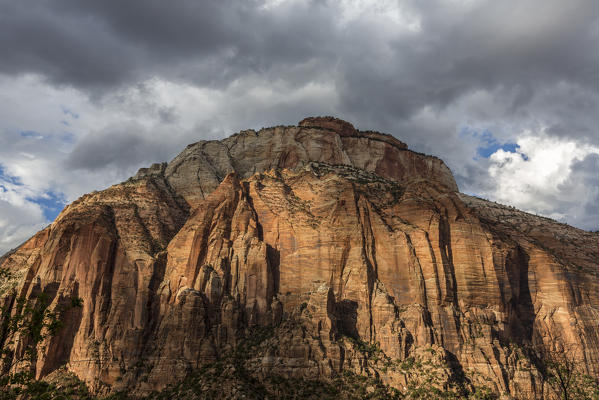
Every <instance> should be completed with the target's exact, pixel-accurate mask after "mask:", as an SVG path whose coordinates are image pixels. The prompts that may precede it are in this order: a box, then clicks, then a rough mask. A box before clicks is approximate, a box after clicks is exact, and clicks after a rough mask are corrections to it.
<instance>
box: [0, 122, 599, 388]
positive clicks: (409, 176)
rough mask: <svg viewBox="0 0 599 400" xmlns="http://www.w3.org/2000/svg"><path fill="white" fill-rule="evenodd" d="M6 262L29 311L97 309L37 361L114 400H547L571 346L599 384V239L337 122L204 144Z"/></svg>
mask: <svg viewBox="0 0 599 400" xmlns="http://www.w3.org/2000/svg"><path fill="white" fill-rule="evenodd" d="M0 266H1V267H2V268H6V269H8V270H9V271H10V273H11V278H10V279H9V280H7V281H5V282H3V283H2V286H1V287H0V293H1V295H2V296H3V297H2V304H3V305H4V307H5V308H6V309H8V310H11V312H12V313H13V314H15V313H18V312H19V311H20V309H19V308H18V302H17V301H16V299H19V298H23V297H24V298H26V299H34V298H35V296H36V295H38V294H39V293H44V294H45V295H47V296H48V298H49V299H50V300H51V303H50V307H51V308H56V307H59V306H60V305H61V304H63V303H65V302H67V301H68V300H69V299H70V298H72V297H79V298H82V299H83V306H82V307H81V308H77V309H70V310H69V311H68V312H64V313H63V314H64V315H61V317H62V321H63V327H62V329H61V330H60V331H59V333H58V334H57V335H55V336H48V337H47V338H46V339H45V340H44V342H43V343H41V344H40V345H39V346H38V352H37V357H36V359H35V362H34V365H33V366H32V368H33V370H34V371H35V374H36V376H37V377H38V378H42V377H44V376H47V375H51V374H52V373H54V371H56V370H58V369H59V368H60V367H61V366H63V365H66V368H67V369H68V370H69V371H71V372H72V373H74V374H75V375H76V376H77V377H78V378H79V379H81V380H82V381H84V382H85V383H86V384H87V386H88V387H89V388H90V390H91V391H92V392H95V393H109V392H115V391H123V390H126V391H128V392H130V393H133V394H135V395H138V396H141V395H146V394H148V393H150V392H152V391H160V390H163V389H164V388H165V387H166V386H167V385H169V384H175V383H177V382H179V381H181V380H182V379H184V378H185V377H186V376H189V375H190V374H194V373H196V372H197V371H203V373H205V374H208V375H207V376H209V377H211V379H219V381H212V382H210V380H209V379H208V380H204V381H202V382H203V383H202V385H203V386H202V387H201V390H205V391H210V390H216V391H217V392H218V390H221V391H223V392H222V393H226V394H223V395H222V396H223V397H232V398H236V397H239V398H241V396H242V394H241V393H242V392H244V390H246V389H247V387H243V386H244V385H242V384H238V386H239V387H235V381H236V379H237V378H235V377H236V376H241V375H239V374H240V373H243V377H245V378H247V379H249V381H251V382H254V383H255V384H256V385H258V386H259V387H260V388H261V389H260V390H263V392H259V393H262V394H260V395H258V394H255V393H258V392H256V391H254V392H248V393H245V394H243V396H246V398H248V397H251V396H252V393H254V394H255V396H256V398H264V397H269V398H276V397H277V390H282V389H280V387H279V386H280V385H279V386H277V382H276V379H279V378H280V379H281V380H286V382H290V381H293V382H300V385H301V382H323V385H325V386H326V385H327V384H328V383H327V382H329V383H330V382H339V381H338V379H342V380H343V382H342V384H347V385H351V382H362V383H360V384H363V386H364V387H363V388H360V390H362V392H360V393H366V394H363V395H364V396H371V395H372V396H374V395H375V394H377V393H378V391H379V389H380V390H382V389H381V388H385V390H390V391H391V392H389V391H387V392H385V393H387V394H386V395H389V396H390V394H389V393H395V395H397V396H402V395H404V394H407V393H408V391H409V390H419V388H422V387H425V386H426V387H427V388H428V389H430V388H435V389H438V390H440V391H445V390H452V391H454V392H455V393H458V394H461V395H464V396H465V395H466V394H467V393H473V392H475V391H476V390H477V388H478V389H480V388H482V387H485V388H487V389H488V391H489V392H492V393H495V394H497V395H502V396H504V397H509V396H512V397H513V398H531V399H532V398H543V396H546V397H548V396H550V388H549V386H548V384H547V382H546V378H545V372H544V368H543V359H542V357H541V356H539V354H547V353H543V352H557V353H563V352H566V351H567V350H568V349H576V351H575V352H573V353H572V354H573V355H572V357H574V358H575V361H576V365H577V366H578V368H579V369H580V370H581V371H582V372H583V373H585V374H589V375H590V376H594V377H598V376H599V367H598V366H599V235H597V234H594V233H590V232H585V231H581V230H578V229H575V228H572V227H569V226H567V225H564V224H560V223H558V222H555V221H552V220H549V219H546V218H542V217H537V216H533V215H530V214H527V213H524V212H520V211H518V210H515V209H513V208H511V207H505V206H502V205H499V204H496V203H492V202H489V201H485V200H481V199H478V198H475V197H471V196H467V195H464V194H461V193H459V191H458V187H457V185H456V183H455V180H454V178H453V176H452V173H451V171H450V170H449V169H448V168H447V166H446V165H445V164H444V163H443V161H441V160H440V159H438V158H436V157H432V156H427V155H424V154H419V153H416V152H413V151H411V150H409V149H408V147H407V145H406V144H404V143H402V142H400V141H399V140H397V139H396V138H394V137H393V136H390V135H386V134H382V133H378V132H371V131H358V130H356V129H355V128H354V127H353V126H352V125H351V124H349V123H347V122H344V121H341V120H337V119H334V118H330V117H319V118H307V119H305V120H303V121H301V122H300V123H299V125H298V126H277V127H274V128H267V129H262V130H260V131H259V132H255V131H253V130H246V131H241V132H240V133H238V134H235V135H233V136H231V137H229V138H227V139H224V140H221V141H201V142H198V143H194V144H191V145H189V146H188V147H187V148H186V149H185V150H184V151H183V152H182V153H181V154H179V155H178V156H177V157H176V158H175V159H173V160H172V161H171V162H169V163H168V164H167V163H163V164H155V165H153V166H151V167H150V168H147V169H141V170H140V171H139V172H138V173H137V174H136V175H135V176H134V177H132V178H131V179H129V180H128V181H126V182H123V183H121V184H118V185H115V186H112V187H110V188H108V189H106V190H103V191H100V192H94V193H91V194H87V195H85V196H83V197H81V198H80V199H78V200H77V201H75V202H73V203H72V204H70V205H69V206H67V207H66V208H65V209H64V211H63V212H62V213H61V214H60V215H59V216H58V218H57V219H56V221H54V222H53V223H52V224H51V225H50V226H49V227H47V228H46V229H44V230H43V231H41V232H39V233H37V234H36V235H35V236H34V237H32V238H31V239H30V240H28V241H27V242H26V243H24V244H23V245H22V246H20V247H19V248H18V249H16V250H15V251H13V252H11V253H9V254H7V255H5V256H4V257H2V258H0ZM5 336H6V335H3V336H2V340H3V341H4V343H3V346H4V347H9V348H11V349H12V350H13V351H14V357H15V358H18V357H19V355H20V352H23V351H24V350H23V349H24V344H23V343H22V340H20V339H19V337H13V338H10V337H5ZM227 360H229V361H227ZM19 368H27V366H23V365H20V364H18V363H17V364H14V363H13V364H8V363H5V365H4V372H6V370H7V369H11V370H17V369H19ZM348 374H349V375H348ZM348 377H349V378H348ZM240 379H241V378H240ZM336 379H337V381H336ZM361 379H363V380H361ZM237 381H238V382H242V381H241V380H239V379H238V380H237ZM249 381H248V380H246V381H243V382H249ZM223 382H228V383H226V384H223ZM215 384H216V385H217V386H220V387H216V388H215V387H214V385H215ZM223 386H225V387H226V388H225V387H223ZM258 386H256V387H258ZM323 387H324V386H323ZM256 390H258V389H256ZM302 390H306V387H305V385H304V387H303V388H302ZM315 390H316V389H315ZM356 390H357V389H356ZM363 390H366V392H363ZM215 393H216V392H215ZM260 396H262V397H260ZM306 396H307V394H306ZM356 396H359V395H356Z"/></svg>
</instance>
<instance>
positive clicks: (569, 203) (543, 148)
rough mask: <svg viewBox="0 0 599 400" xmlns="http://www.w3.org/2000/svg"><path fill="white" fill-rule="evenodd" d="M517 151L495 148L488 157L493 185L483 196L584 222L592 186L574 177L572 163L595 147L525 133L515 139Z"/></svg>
mask: <svg viewBox="0 0 599 400" xmlns="http://www.w3.org/2000/svg"><path fill="white" fill-rule="evenodd" d="M517 143H518V145H519V146H520V148H519V149H518V150H517V152H515V153H512V152H507V151H504V150H501V149H499V150H497V151H496V152H495V153H494V154H492V155H491V157H490V166H489V175H490V177H491V178H492V179H493V183H494V184H495V187H494V189H493V190H491V191H489V192H487V193H485V195H486V196H487V197H489V198H491V199H493V200H496V201H498V202H501V203H505V204H509V205H513V206H515V207H517V208H520V209H522V210H526V211H529V212H533V213H538V214H541V215H546V216H549V217H551V218H555V219H558V220H562V221H568V222H571V223H577V224H578V225H579V226H581V225H585V224H584V223H583V222H584V221H583V218H584V215H582V214H581V213H582V208H583V206H584V204H585V200H586V199H589V198H591V194H592V193H591V191H592V190H595V188H594V187H588V185H587V183H586V182H585V181H584V180H580V179H578V176H577V171H575V170H573V168H572V167H573V165H574V164H575V163H577V162H580V161H582V160H584V159H585V157H587V156H588V155H590V154H599V148H598V147H595V146H592V145H588V144H586V145H585V144H583V143H580V142H576V141H574V140H567V139H560V138H556V137H550V136H547V135H546V134H544V133H542V132H541V133H533V132H525V133H523V135H522V137H521V138H520V139H518V141H517Z"/></svg>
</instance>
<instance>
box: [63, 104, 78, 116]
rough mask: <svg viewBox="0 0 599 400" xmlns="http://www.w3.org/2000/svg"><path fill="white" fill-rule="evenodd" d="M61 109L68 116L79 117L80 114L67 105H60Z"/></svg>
mask: <svg viewBox="0 0 599 400" xmlns="http://www.w3.org/2000/svg"><path fill="white" fill-rule="evenodd" d="M60 109H61V110H62V113H63V114H64V115H66V116H68V117H72V118H74V119H79V114H77V113H76V112H75V111H73V110H71V109H69V108H67V107H65V106H60Z"/></svg>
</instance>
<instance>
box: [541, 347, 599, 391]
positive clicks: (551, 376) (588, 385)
mask: <svg viewBox="0 0 599 400" xmlns="http://www.w3.org/2000/svg"><path fill="white" fill-rule="evenodd" d="M581 354H582V352H581V350H580V346H578V345H565V344H563V343H557V344H556V345H555V347H554V348H553V349H547V348H544V349H542V350H541V351H539V358H540V360H541V367H542V368H541V372H542V374H543V378H544V381H545V383H546V384H547V385H548V387H549V392H550V396H551V397H550V398H551V399H555V400H574V399H576V400H587V399H588V400H599V381H598V380H597V379H595V378H593V377H591V376H589V375H588V374H586V371H584V369H583V366H582V363H581V361H580V360H581Z"/></svg>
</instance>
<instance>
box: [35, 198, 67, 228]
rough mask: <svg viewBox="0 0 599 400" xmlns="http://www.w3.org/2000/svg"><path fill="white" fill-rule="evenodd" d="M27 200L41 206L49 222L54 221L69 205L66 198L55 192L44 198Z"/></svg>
mask: <svg viewBox="0 0 599 400" xmlns="http://www.w3.org/2000/svg"><path fill="white" fill-rule="evenodd" d="M27 200H29V201H31V202H33V203H36V204H39V205H40V207H41V208H42V211H43V213H44V218H46V219H47V220H48V221H54V220H55V219H56V217H57V216H58V214H60V212H61V211H62V209H63V208H64V207H65V206H66V204H67V202H66V200H65V199H64V196H62V195H59V194H56V193H54V192H46V193H45V194H44V195H43V196H40V197H35V198H28V199H27Z"/></svg>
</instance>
